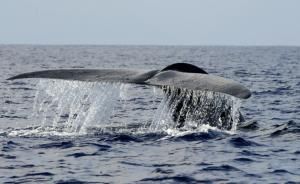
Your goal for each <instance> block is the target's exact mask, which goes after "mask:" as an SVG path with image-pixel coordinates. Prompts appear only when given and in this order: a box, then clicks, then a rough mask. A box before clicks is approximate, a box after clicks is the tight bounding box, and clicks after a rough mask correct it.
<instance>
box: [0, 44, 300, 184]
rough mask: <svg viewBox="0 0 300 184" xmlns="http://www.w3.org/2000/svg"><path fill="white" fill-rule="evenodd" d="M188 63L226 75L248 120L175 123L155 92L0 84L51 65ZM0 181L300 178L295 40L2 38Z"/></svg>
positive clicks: (299, 57) (299, 61) (299, 76)
mask: <svg viewBox="0 0 300 184" xmlns="http://www.w3.org/2000/svg"><path fill="white" fill-rule="evenodd" d="M176 62H188V63H191V64H195V65H197V66H199V67H202V68H203V69H205V70H206V71H207V72H209V73H211V74H214V75H218V76H222V77H226V78H230V79H233V80H236V81H238V82H240V83H242V84H243V85H245V86H246V87H248V88H249V89H251V91H252V96H251V98H249V99H247V100H238V99H234V98H229V99H228V100H229V101H231V102H232V103H233V104H235V105H234V107H235V108H236V109H237V110H240V111H241V112H242V114H243V115H244V117H245V119H246V122H245V123H243V124H241V125H239V126H235V127H234V128H233V129H232V130H230V131H223V130H218V129H216V128H213V127H209V126H206V125H199V126H194V125H195V124H193V122H189V124H191V126H186V127H185V128H183V129H176V127H174V126H173V125H174V123H173V122H172V120H170V118H169V112H168V108H167V105H166V104H167V101H166V99H165V97H164V95H163V94H162V93H161V91H160V89H156V88H154V87H149V86H135V85H128V84H103V83H101V84H99V83H83V82H67V81H59V80H39V79H26V80H18V81H7V80H5V79H6V78H9V77H11V76H14V75H16V74H19V73H24V72H30V71H36V70H45V69H59V68H140V69H161V68H163V67H165V66H167V65H169V64H172V63H176ZM0 63H1V68H0V82H1V85H0V103H1V106H0V142H1V144H0V145H1V146H0V182H1V183H26V182H29V183H297V182H298V183H299V182H300V140H299V138H300V105H299V104H300V72H299V71H300V47H221V46H220V47H196V46H194V47H187V46H185V47H183V46H166V47H163V46H26V45H24V46H22V45H19V46H14V45H2V46H0Z"/></svg>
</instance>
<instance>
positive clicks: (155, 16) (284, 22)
mask: <svg viewBox="0 0 300 184" xmlns="http://www.w3.org/2000/svg"><path fill="white" fill-rule="evenodd" d="M0 44H97V45H120V44H121V45H296V46H300V0H0Z"/></svg>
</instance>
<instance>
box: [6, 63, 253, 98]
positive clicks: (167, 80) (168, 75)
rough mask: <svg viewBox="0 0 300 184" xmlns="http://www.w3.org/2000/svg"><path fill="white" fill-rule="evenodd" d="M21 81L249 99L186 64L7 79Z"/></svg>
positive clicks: (230, 84)
mask: <svg viewBox="0 0 300 184" xmlns="http://www.w3.org/2000/svg"><path fill="white" fill-rule="evenodd" d="M24 78H48V79H63V80H78V81H86V82H120V83H134V84H144V85H153V86H158V87H163V86H173V87H175V88H185V89H191V90H200V91H214V92H220V93H225V94H229V95H232V96H235V97H238V98H242V99H247V98H249V97H250V96H251V92H250V90H249V89H247V88H246V87H244V86H243V85H241V84H239V83H237V82H235V81H233V80H230V79H225V78H222V77H218V76H214V75H209V74H208V73H207V72H206V71H204V70H203V69H201V68H199V67H197V66H194V65H191V64H188V63H175V64H172V65H169V66H167V67H165V68H164V69H162V70H134V69H62V70H45V71H37V72H30V73H24V74H20V75H17V76H14V77H11V78H9V79H8V80H15V79H24Z"/></svg>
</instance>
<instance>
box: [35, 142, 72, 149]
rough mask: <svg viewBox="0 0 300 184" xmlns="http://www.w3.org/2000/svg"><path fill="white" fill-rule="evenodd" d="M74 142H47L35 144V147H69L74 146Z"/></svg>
mask: <svg viewBox="0 0 300 184" xmlns="http://www.w3.org/2000/svg"><path fill="white" fill-rule="evenodd" d="M74 146H75V145H74V143H72V142H71V141H63V142H51V143H47V144H40V145H37V146H34V148H42V149H52V148H59V149H67V148H71V147H74Z"/></svg>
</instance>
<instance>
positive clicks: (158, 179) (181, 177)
mask: <svg viewBox="0 0 300 184" xmlns="http://www.w3.org/2000/svg"><path fill="white" fill-rule="evenodd" d="M222 181H223V180H222ZM140 182H162V183H166V182H167V183H168V182H172V183H173V182H175V183H191V184H193V183H200V182H203V181H200V180H197V179H195V178H193V177H190V176H185V175H177V176H163V177H153V178H144V179H142V180H140Z"/></svg>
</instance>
